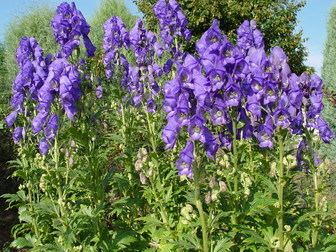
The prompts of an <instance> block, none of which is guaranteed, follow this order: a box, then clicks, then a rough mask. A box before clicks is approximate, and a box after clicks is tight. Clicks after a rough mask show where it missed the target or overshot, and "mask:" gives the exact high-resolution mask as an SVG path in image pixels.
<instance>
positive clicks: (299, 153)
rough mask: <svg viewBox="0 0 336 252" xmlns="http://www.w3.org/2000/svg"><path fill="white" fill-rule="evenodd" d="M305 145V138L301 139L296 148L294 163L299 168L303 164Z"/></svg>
mask: <svg viewBox="0 0 336 252" xmlns="http://www.w3.org/2000/svg"><path fill="white" fill-rule="evenodd" d="M306 147H307V143H306V141H305V140H302V141H301V142H300V143H299V146H298V148H297V152H296V163H297V166H298V167H299V168H302V167H303V166H304V160H303V152H304V150H305V149H306Z"/></svg>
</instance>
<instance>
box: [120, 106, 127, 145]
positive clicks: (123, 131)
mask: <svg viewBox="0 0 336 252" xmlns="http://www.w3.org/2000/svg"><path fill="white" fill-rule="evenodd" d="M121 120H122V127H121V135H122V138H123V141H124V147H125V146H126V120H125V109H124V105H123V104H122V103H121Z"/></svg>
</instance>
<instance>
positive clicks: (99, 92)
mask: <svg viewBox="0 0 336 252" xmlns="http://www.w3.org/2000/svg"><path fill="white" fill-rule="evenodd" d="M96 97H97V99H101V98H102V97H103V87H102V86H98V87H97V88H96Z"/></svg>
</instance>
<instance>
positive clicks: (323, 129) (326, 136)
mask: <svg viewBox="0 0 336 252" xmlns="http://www.w3.org/2000/svg"><path fill="white" fill-rule="evenodd" d="M316 122H317V129H318V131H319V134H320V137H321V139H322V140H323V142H325V143H330V141H331V140H332V139H333V138H334V137H335V135H334V133H333V132H332V131H331V130H330V128H329V126H328V124H327V123H326V122H325V121H324V120H323V119H321V118H317V119H316Z"/></svg>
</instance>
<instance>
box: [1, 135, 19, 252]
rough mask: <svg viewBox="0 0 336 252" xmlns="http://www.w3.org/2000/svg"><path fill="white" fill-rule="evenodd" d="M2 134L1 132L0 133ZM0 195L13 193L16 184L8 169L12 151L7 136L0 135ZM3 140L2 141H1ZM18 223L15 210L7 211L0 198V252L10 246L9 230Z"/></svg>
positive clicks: (2, 199)
mask: <svg viewBox="0 0 336 252" xmlns="http://www.w3.org/2000/svg"><path fill="white" fill-rule="evenodd" d="M0 133H3V132H0ZM0 138H1V143H0V195H3V194H6V193H15V192H16V191H17V187H18V183H17V182H16V181H15V180H14V179H12V178H11V174H12V170H11V169H9V168H8V163H7V162H8V161H9V160H11V159H12V158H13V149H12V146H11V144H9V143H11V140H10V139H8V138H9V137H8V135H7V134H5V136H4V134H0ZM2 140H4V141H2ZM17 222H18V219H17V210H16V209H8V204H7V203H6V200H5V199H4V198H0V251H10V250H8V249H7V250H6V249H5V248H8V245H9V244H10V242H11V240H12V238H11V229H12V227H13V226H14V225H15V224H16V223H17Z"/></svg>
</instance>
